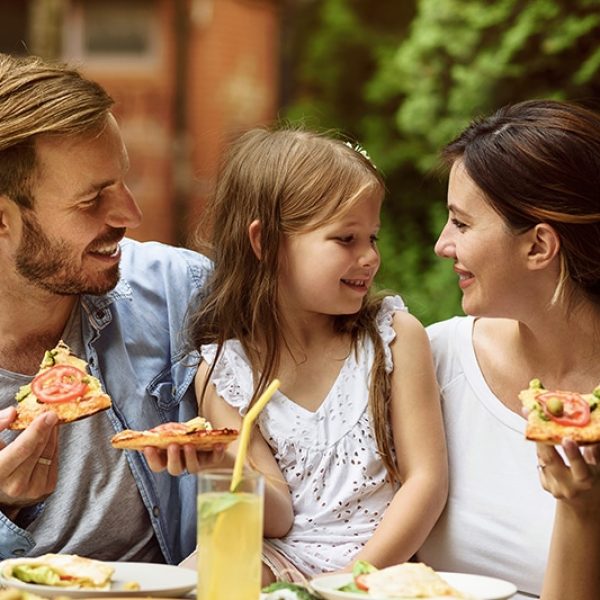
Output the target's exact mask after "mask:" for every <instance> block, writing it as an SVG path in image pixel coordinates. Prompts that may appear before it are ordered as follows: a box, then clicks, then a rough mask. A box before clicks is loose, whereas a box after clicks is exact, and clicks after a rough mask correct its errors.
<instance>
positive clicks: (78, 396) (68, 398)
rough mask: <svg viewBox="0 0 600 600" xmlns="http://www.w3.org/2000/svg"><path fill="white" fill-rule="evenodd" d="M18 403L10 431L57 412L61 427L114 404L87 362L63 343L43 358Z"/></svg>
mask: <svg viewBox="0 0 600 600" xmlns="http://www.w3.org/2000/svg"><path fill="white" fill-rule="evenodd" d="M15 399H16V400H17V418H16V419H15V420H14V421H13V422H12V423H11V424H10V426H9V429H25V428H26V427H27V426H28V425H30V424H31V422H32V421H33V420H34V419H35V418H36V417H37V416H38V415H39V414H41V413H43V412H47V411H52V412H55V413H56V414H57V415H58V420H59V422H60V423H70V422H71V421H77V420H79V419H83V418H84V417H89V416H91V415H93V414H96V413H97V412H99V411H101V410H105V409H107V408H108V407H109V406H111V404H112V402H111V399H110V397H109V396H108V395H107V394H106V393H105V392H104V391H103V389H102V385H101V384H100V381H99V380H98V379H97V378H96V377H94V376H93V375H90V374H89V373H88V370H87V363H86V362H85V360H83V359H81V358H78V357H76V356H74V355H73V354H71V349H70V348H69V347H68V346H67V345H66V344H65V343H64V342H63V341H62V340H61V341H60V342H59V343H58V344H57V345H56V347H55V348H53V349H52V350H48V351H47V352H46V353H45V354H44V358H43V359H42V363H41V365H40V369H39V371H38V372H37V374H36V376H35V377H34V378H33V379H32V381H31V382H30V383H28V384H27V385H23V386H21V387H20V388H19V391H18V392H17V394H16V396H15Z"/></svg>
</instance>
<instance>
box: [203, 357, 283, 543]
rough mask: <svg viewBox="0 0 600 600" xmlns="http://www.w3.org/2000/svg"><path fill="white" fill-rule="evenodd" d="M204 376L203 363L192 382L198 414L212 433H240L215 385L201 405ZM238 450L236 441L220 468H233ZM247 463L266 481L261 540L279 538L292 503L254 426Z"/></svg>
mask: <svg viewBox="0 0 600 600" xmlns="http://www.w3.org/2000/svg"><path fill="white" fill-rule="evenodd" d="M207 374H208V367H207V365H206V363H204V362H202V363H201V365H200V367H199V369H198V373H197V374H196V382H195V385H196V397H197V398H198V403H199V406H200V413H201V414H202V416H203V417H205V418H206V419H208V420H209V421H210V423H211V424H212V426H213V427H214V428H215V429H221V428H223V427H229V428H231V429H237V430H241V427H242V417H241V416H240V414H239V412H238V411H237V410H236V409H235V408H233V407H232V406H230V405H229V404H227V403H226V402H225V401H224V400H223V399H222V398H221V397H220V396H219V395H218V394H217V392H216V390H215V386H214V385H212V384H209V385H208V386H207V388H206V393H205V397H204V401H203V402H202V404H200V402H201V394H202V390H203V387H204V380H205V378H206V377H207ZM238 446H239V443H238V441H236V442H233V443H232V444H230V445H229V446H227V448H226V449H225V453H224V454H225V456H224V461H223V464H222V465H221V466H225V467H233V464H234V462H235V456H236V453H237V449H238ZM246 463H247V466H249V467H250V468H252V469H254V470H256V471H260V472H261V473H262V474H263V475H264V479H265V505H264V528H263V531H264V536H265V537H282V536H283V535H285V534H286V533H287V532H288V531H289V530H290V528H291V527H292V523H293V521H294V511H293V508H292V499H291V496H290V492H289V488H288V485H287V482H286V481H285V479H284V477H283V475H282V474H281V471H280V469H279V466H278V464H277V461H276V460H275V458H274V457H273V453H272V452H271V448H270V447H269V445H268V444H267V443H266V442H265V440H264V438H263V437H262V435H261V434H260V431H259V430H258V427H256V426H255V427H254V428H253V431H252V434H251V435H250V442H249V444H248V453H247V458H246Z"/></svg>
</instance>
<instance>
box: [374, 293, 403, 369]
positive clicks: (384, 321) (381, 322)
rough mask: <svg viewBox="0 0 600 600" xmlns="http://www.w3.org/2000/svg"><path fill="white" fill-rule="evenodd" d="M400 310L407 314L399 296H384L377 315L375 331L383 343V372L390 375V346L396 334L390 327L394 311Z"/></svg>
mask: <svg viewBox="0 0 600 600" xmlns="http://www.w3.org/2000/svg"><path fill="white" fill-rule="evenodd" d="M399 310H402V311H404V312H408V308H406V304H404V300H402V298H401V297H400V296H386V297H385V298H384V299H383V302H382V303H381V308H380V309H379V312H378V313H377V330H378V331H379V335H380V336H381V340H382V342H383V352H384V355H385V370H386V372H388V373H391V372H392V370H393V369H394V362H393V360H392V350H391V349H390V344H391V343H392V342H393V341H394V339H395V338H396V332H395V331H394V328H393V327H392V320H393V318H394V313H395V312H396V311H399Z"/></svg>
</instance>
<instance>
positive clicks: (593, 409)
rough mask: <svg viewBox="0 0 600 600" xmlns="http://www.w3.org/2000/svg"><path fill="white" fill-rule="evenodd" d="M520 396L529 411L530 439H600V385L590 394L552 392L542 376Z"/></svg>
mask: <svg viewBox="0 0 600 600" xmlns="http://www.w3.org/2000/svg"><path fill="white" fill-rule="evenodd" d="M519 399H520V400H521V402H522V404H523V407H524V408H525V409H527V411H528V415H527V428H526V430H525V437H526V438H527V439H528V440H532V441H535V442H545V443H547V444H560V443H561V442H562V440H563V438H570V439H572V440H573V441H575V442H577V443H578V444H595V443H598V442H600V410H598V403H599V402H600V386H598V387H596V388H595V389H594V390H593V391H592V392H591V393H589V394H580V393H578V392H568V391H562V390H557V391H550V390H547V389H545V388H544V386H543V385H542V383H541V381H540V380H539V379H532V380H531V381H530V383H529V387H528V388H527V389H526V390H523V391H522V392H520V393H519Z"/></svg>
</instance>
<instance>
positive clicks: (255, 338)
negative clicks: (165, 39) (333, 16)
mask: <svg viewBox="0 0 600 600" xmlns="http://www.w3.org/2000/svg"><path fill="white" fill-rule="evenodd" d="M383 196H384V184H383V182H382V179H381V176H380V174H379V173H378V171H377V170H376V168H375V167H374V166H373V164H372V163H371V162H370V160H369V159H368V158H367V157H366V155H365V153H364V151H361V150H357V149H354V148H352V147H350V146H349V145H347V144H345V143H344V142H342V141H339V140H335V139H329V138H327V137H323V136H321V135H318V134H315V133H310V132H307V131H299V130H279V131H273V132H271V131H267V130H262V129H258V130H252V131H250V132H248V133H246V134H245V135H243V136H242V137H241V138H240V139H239V140H238V141H237V143H235V144H234V145H233V146H232V149H231V152H230V154H229V156H228V161H227V162H226V165H225V167H224V168H223V170H222V173H221V176H220V179H219V182H218V186H217V191H216V199H215V202H214V205H213V206H212V215H213V227H214V235H213V252H212V255H213V257H214V260H215V271H214V276H213V279H212V282H211V285H210V286H209V288H210V289H209V292H208V295H207V297H206V299H205V301H204V302H203V305H202V307H201V309H200V310H199V311H198V312H197V313H196V314H195V315H194V318H193V326H192V339H193V342H194V344H195V346H196V347H197V348H199V349H200V351H201V354H202V357H203V359H204V362H203V363H202V364H201V366H200V369H199V371H198V374H197V380H196V381H197V383H196V386H197V395H198V399H199V404H200V412H201V413H202V414H203V415H204V416H206V417H207V418H208V419H209V420H210V421H211V422H212V424H213V426H214V427H219V428H220V427H232V428H239V427H240V425H241V420H242V416H243V415H244V414H245V413H246V412H247V410H248V407H249V406H250V405H251V404H252V403H253V402H254V401H255V399H256V398H257V397H258V396H259V395H260V394H261V392H262V391H263V390H264V389H265V387H266V385H268V383H269V382H270V381H271V380H272V379H274V378H275V377H277V378H278V379H279V380H280V381H281V387H280V389H279V391H278V392H276V394H275V395H274V397H273V398H272V399H271V401H270V402H269V403H268V404H267V406H266V407H265V408H264V409H263V411H262V413H261V414H260V416H259V418H258V428H256V429H255V431H254V433H253V436H252V437H251V441H250V445H249V452H248V456H249V463H250V464H251V466H252V467H253V468H255V469H258V470H259V471H261V472H262V473H264V474H265V476H266V493H265V513H264V514H265V521H264V535H265V538H268V539H267V540H265V556H264V560H265V562H266V564H267V565H268V566H269V569H268V570H267V571H266V573H265V577H264V579H265V582H267V581H269V580H273V579H274V578H275V577H279V576H281V575H282V574H283V572H284V571H285V572H286V573H287V574H288V576H289V573H290V569H291V571H292V573H293V576H292V577H291V578H293V579H298V578H301V577H302V576H311V575H314V574H316V573H321V572H327V571H336V570H340V569H349V568H351V565H352V563H353V562H354V561H355V560H356V559H364V560H367V561H369V562H371V563H373V564H375V565H377V566H378V567H384V566H387V565H391V564H395V563H399V562H402V561H406V560H407V559H409V558H410V557H411V556H412V555H413V554H414V553H415V552H416V550H417V549H418V548H419V547H420V545H421V543H422V542H423V541H424V539H425V537H426V536H427V534H428V533H429V531H430V529H431V528H432V527H433V525H434V523H435V521H436V520H437V518H438V516H439V515H440V512H441V510H442V508H443V506H444V502H445V500H446V495H447V459H446V449H445V441H444V434H443V429H442V418H441V411H440V407H439V398H438V389H437V385H436V383H435V376H434V371H433V363H432V358H431V355H430V349H429V344H428V341H427V336H426V334H425V332H424V330H423V328H422V327H421V325H420V324H419V323H418V322H417V321H416V319H414V318H413V317H412V316H410V315H409V314H408V313H407V312H406V309H405V307H404V304H403V302H402V300H401V299H400V298H399V297H397V296H396V297H392V296H388V297H383V296H377V295H374V294H373V293H372V292H371V286H372V284H373V279H374V277H375V274H376V273H377V269H378V267H379V263H380V258H379V252H378V250H377V233H378V230H379V227H380V209H381V203H382V200H383ZM236 450H237V446H236V445H235V444H232V445H231V446H230V447H229V448H228V449H227V452H226V455H227V457H228V458H229V461H230V462H232V461H233V457H234V456H235V453H236Z"/></svg>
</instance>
